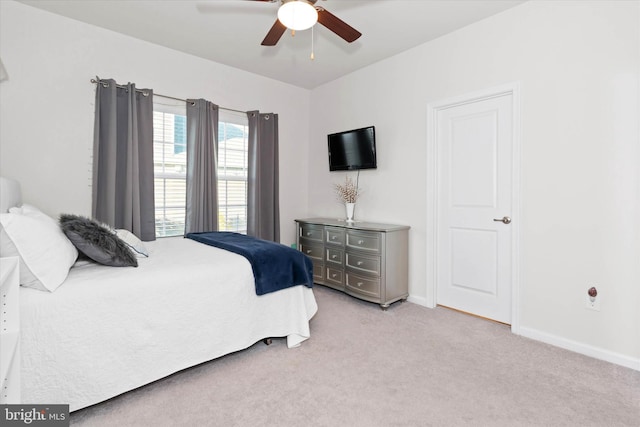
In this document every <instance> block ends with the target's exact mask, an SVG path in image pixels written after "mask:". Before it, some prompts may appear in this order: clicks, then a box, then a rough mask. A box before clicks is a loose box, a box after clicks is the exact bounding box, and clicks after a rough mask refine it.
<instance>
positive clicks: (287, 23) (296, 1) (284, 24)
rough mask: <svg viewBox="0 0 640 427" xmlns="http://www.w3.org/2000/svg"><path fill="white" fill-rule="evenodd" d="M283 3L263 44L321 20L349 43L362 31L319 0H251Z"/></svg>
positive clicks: (270, 44) (269, 44)
mask: <svg viewBox="0 0 640 427" xmlns="http://www.w3.org/2000/svg"><path fill="white" fill-rule="evenodd" d="M251 1H260V2H270V3H275V2H276V1H280V2H281V3H282V4H281V5H280V8H279V9H278V19H276V22H275V23H274V24H273V26H272V27H271V29H270V30H269V32H268V33H267V36H266V37H265V38H264V40H262V43H261V45H262V46H275V45H276V43H278V40H280V37H282V35H283V34H284V32H285V31H286V30H287V28H288V29H290V30H291V31H292V32H295V31H301V30H306V29H307V28H311V27H312V26H314V25H315V24H316V22H319V23H320V24H322V25H324V26H325V27H327V28H328V29H329V30H331V31H333V32H334V33H336V34H337V35H338V36H340V37H342V38H343V39H344V40H346V41H347V42H348V43H351V42H353V41H355V40H357V39H358V38H359V37H360V36H361V35H362V33H360V32H359V31H358V30H356V29H355V28H353V27H352V26H350V25H349V24H347V23H346V22H344V21H343V20H341V19H340V18H338V17H337V16H335V15H334V14H332V13H330V12H329V11H327V10H326V9H325V8H323V7H322V6H316V2H317V1H318V0H251Z"/></svg>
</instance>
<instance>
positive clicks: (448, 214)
mask: <svg viewBox="0 0 640 427" xmlns="http://www.w3.org/2000/svg"><path fill="white" fill-rule="evenodd" d="M512 98H513V95H512V94H511V93H507V94H503V95H500V96H495V97H491V98H487V99H480V100H475V101H472V102H468V103H462V104H458V105H453V106H449V107H446V108H442V109H439V110H438V111H437V112H436V117H435V119H436V120H435V122H436V123H435V124H436V126H437V128H436V150H437V153H438V157H437V162H438V166H437V169H438V174H437V181H438V184H437V196H436V197H437V205H438V210H437V214H436V215H437V219H436V221H437V228H436V232H437V237H436V239H437V247H436V251H437V275H436V283H437V285H436V286H437V290H436V298H437V303H438V304H439V305H444V306H447V307H451V308H455V309H458V310H462V311H465V312H469V313H472V314H475V315H478V316H482V317H486V318H489V319H493V320H497V321H499V322H503V323H507V324H510V323H511V292H512V288H511V287H512V283H511V282H512V275H511V269H512V265H511V263H512V256H511V252H512V247H511V242H512V239H511V233H512V226H511V223H510V221H511V216H512V200H511V199H512V185H513V178H512V150H513V147H512V144H513V131H512V130H513V107H512V105H513V102H512Z"/></svg>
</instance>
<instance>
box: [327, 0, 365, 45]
mask: <svg viewBox="0 0 640 427" xmlns="http://www.w3.org/2000/svg"><path fill="white" fill-rule="evenodd" d="M317 9H318V22H319V23H321V24H322V25H324V26H325V27H327V28H328V29H330V30H331V31H333V32H334V33H336V34H337V35H339V36H340V37H342V38H343V39H345V40H346V41H347V42H349V43H351V42H353V41H356V40H357V39H358V38H359V37H360V36H361V35H362V33H361V32H360V31H358V30H356V29H355V28H353V27H352V26H351V25H349V24H347V23H346V22H344V21H343V20H342V19H340V18H338V17H337V16H335V15H334V14H332V13H331V12H328V11H327V10H326V9H323V8H317Z"/></svg>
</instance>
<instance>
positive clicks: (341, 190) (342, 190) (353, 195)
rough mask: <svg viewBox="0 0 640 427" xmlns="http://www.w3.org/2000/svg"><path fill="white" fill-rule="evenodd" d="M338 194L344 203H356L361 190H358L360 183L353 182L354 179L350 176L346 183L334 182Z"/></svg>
mask: <svg viewBox="0 0 640 427" xmlns="http://www.w3.org/2000/svg"><path fill="white" fill-rule="evenodd" d="M333 186H334V188H335V191H336V196H338V200H340V201H341V202H344V203H355V202H356V200H358V197H359V196H360V192H359V190H358V184H357V183H355V182H353V180H352V179H351V178H349V177H346V179H345V181H344V184H333Z"/></svg>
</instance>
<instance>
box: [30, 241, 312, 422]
mask: <svg viewBox="0 0 640 427" xmlns="http://www.w3.org/2000/svg"><path fill="white" fill-rule="evenodd" d="M145 245H146V246H147V248H148V249H149V251H150V255H151V256H150V257H149V258H148V259H145V258H140V259H139V264H140V266H139V267H138V268H117V267H105V266H99V265H96V264H93V263H85V264H84V265H79V264H81V263H77V264H76V266H74V267H73V268H72V269H71V271H70V273H69V276H68V278H67V280H66V281H65V282H64V283H63V284H62V286H60V287H59V288H58V289H57V290H56V291H55V292H54V293H47V292H42V291H38V290H33V289H28V288H22V289H21V292H20V298H21V303H20V306H21V350H22V402H23V403H30V404H36V403H41V404H51V403H68V404H69V405H70V410H72V411H74V410H77V409H80V408H83V407H86V406H89V405H92V404H95V403H98V402H101V401H103V400H106V399H108V398H110V397H113V396H116V395H118V394H121V393H123V392H125V391H128V390H132V389H134V388H137V387H139V386H142V385H144V384H148V383H150V382H152V381H155V380H157V379H160V378H163V377H165V376H167V375H169V374H172V373H174V372H177V371H179V370H182V369H185V368H187V367H190V366H193V365H197V364H199V363H202V362H205V361H208V360H211V359H214V358H217V357H220V356H223V355H225V354H228V353H231V352H234V351H238V350H241V349H245V348H247V347H249V346H251V345H252V344H254V343H255V342H257V341H259V340H261V339H263V338H266V337H283V336H286V337H287V345H288V346H289V347H295V346H298V345H299V344H300V343H301V342H302V341H304V340H306V339H307V338H309V336H310V333H309V320H310V319H311V317H313V315H314V314H315V313H316V311H317V305H316V301H315V298H314V296H313V292H312V290H311V289H309V288H307V287H305V286H295V287H292V288H288V289H284V290H281V291H278V292H274V293H270V294H267V295H263V296H257V295H256V293H255V287H254V281H253V274H252V272H251V267H250V265H249V263H248V261H247V260H246V259H245V258H243V257H241V256H239V255H236V254H233V253H231V252H227V251H224V250H221V249H217V248H214V247H210V246H206V245H203V244H200V243H197V242H195V241H192V240H189V239H183V238H168V239H161V240H158V241H156V242H147V243H145Z"/></svg>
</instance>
